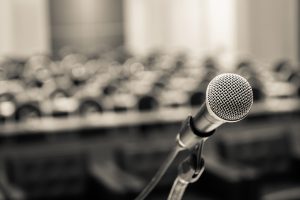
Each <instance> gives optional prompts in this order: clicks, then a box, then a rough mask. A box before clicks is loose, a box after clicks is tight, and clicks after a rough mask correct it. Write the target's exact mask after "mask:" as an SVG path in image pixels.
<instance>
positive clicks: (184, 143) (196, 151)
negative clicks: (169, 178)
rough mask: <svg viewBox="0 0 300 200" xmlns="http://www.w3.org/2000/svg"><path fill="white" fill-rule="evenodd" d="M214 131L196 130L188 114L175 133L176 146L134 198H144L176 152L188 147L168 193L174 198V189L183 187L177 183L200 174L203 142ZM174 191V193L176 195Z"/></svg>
mask: <svg viewBox="0 0 300 200" xmlns="http://www.w3.org/2000/svg"><path fill="white" fill-rule="evenodd" d="M214 132H215V130H213V131H211V132H208V133H204V132H201V131H199V130H197V128H196V127H195V125H194V121H193V117H192V116H188V117H187V118H186V120H185V121H183V123H182V126H181V128H180V130H179V133H178V134H177V137H176V146H175V147H174V148H173V149H172V150H171V152H170V154H169V156H168V157H167V159H166V160H165V162H164V163H163V164H162V166H161V167H160V169H159V170H158V171H157V172H156V174H155V175H154V177H153V178H152V179H151V181H150V182H149V184H148V185H147V186H146V187H145V188H144V189H143V191H142V192H141V193H140V194H139V195H138V196H137V197H136V198H135V200H144V199H145V198H146V197H147V196H148V195H149V193H150V192H151V191H152V190H153V189H154V188H155V187H156V185H157V184H158V182H159V181H160V179H161V178H162V177H163V175H164V174H165V172H166V171H167V169H168V168H169V166H170V165H171V164H172V162H173V161H174V159H175V158H176V156H177V154H178V153H179V152H180V151H183V150H186V149H188V150H189V151H190V152H191V154H190V156H189V157H188V158H187V159H185V160H184V161H183V162H182V163H181V165H180V168H179V170H180V171H179V175H178V177H177V179H176V180H175V182H174V184H173V187H172V190H171V193H170V195H171V198H173V199H172V200H174V199H175V197H172V196H173V193H174V192H175V193H176V194H177V192H176V191H177V190H178V191H181V192H182V193H183V192H184V189H183V188H179V185H182V184H181V183H182V182H184V184H183V185H186V186H187V184H188V183H192V182H195V181H196V180H198V179H199V177H200V176H201V174H202V172H203V170H204V160H203V159H202V157H201V155H202V148H203V144H204V142H205V140H206V139H207V137H208V136H210V135H212V134H213V133H214ZM189 177H190V178H189ZM186 183H187V184H186ZM177 185H178V186H177ZM186 186H185V187H186ZM173 188H174V191H173ZM175 193H174V195H176V194H175ZM170 195H169V197H170ZM169 199H170V198H169ZM179 199H180V198H179Z"/></svg>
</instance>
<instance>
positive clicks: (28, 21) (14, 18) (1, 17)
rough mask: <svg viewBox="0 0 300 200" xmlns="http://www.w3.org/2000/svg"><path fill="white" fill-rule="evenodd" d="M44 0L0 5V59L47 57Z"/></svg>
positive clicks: (16, 0)
mask: <svg viewBox="0 0 300 200" xmlns="http://www.w3.org/2000/svg"><path fill="white" fill-rule="evenodd" d="M49 32H50V31H49V17H48V1H47V0H26V1H24V0H1V1H0V55H6V56H13V57H27V56H29V55H32V54H35V53H50V34H49Z"/></svg>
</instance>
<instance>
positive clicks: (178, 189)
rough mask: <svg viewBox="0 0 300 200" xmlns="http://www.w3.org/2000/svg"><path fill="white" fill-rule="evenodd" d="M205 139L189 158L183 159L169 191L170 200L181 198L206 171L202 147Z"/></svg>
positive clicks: (179, 199)
mask: <svg viewBox="0 0 300 200" xmlns="http://www.w3.org/2000/svg"><path fill="white" fill-rule="evenodd" d="M203 144H204V140H202V141H201V142H200V143H199V144H197V145H196V146H195V147H194V149H193V150H192V151H191V154H190V156H189V157H188V158H186V159H185V160H183V161H182V162H181V163H180V165H179V168H178V175H177V177H176V179H175V181H174V183H173V186H172V189H171V191H170V193H169V196H168V200H181V199H182V197H183V194H184V192H185V190H186V188H187V186H188V184H190V183H194V182H196V181H197V180H198V179H199V178H200V177H201V175H202V173H203V171H204V168H205V167H204V159H203V158H202V148H203Z"/></svg>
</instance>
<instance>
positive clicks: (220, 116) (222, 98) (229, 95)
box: [177, 73, 253, 149]
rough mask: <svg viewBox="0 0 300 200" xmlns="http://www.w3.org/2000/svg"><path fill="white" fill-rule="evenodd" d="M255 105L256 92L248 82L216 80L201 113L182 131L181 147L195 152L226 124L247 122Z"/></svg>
mask: <svg viewBox="0 0 300 200" xmlns="http://www.w3.org/2000/svg"><path fill="white" fill-rule="evenodd" d="M252 104H253V92H252V88H251V86H250V84H249V83H248V81H247V80H246V79H245V78H243V77H242V76H240V75H237V74H232V73H224V74H220V75H218V76H216V77H215V78H213V79H212V80H211V81H210V83H209V84H208V86H207V90H206V99H205V102H204V103H203V104H202V106H201V108H200V110H199V111H198V113H197V114H196V115H195V116H194V117H188V118H187V120H186V121H185V122H184V124H183V126H182V128H181V130H180V131H179V134H178V135H177V143H178V145H179V146H180V147H181V148H184V149H191V148H192V147H194V146H195V145H196V144H197V143H199V140H201V139H203V138H207V137H208V136H210V135H212V134H213V133H214V130H215V129H216V128H218V127H219V126H221V125H222V124H224V123H233V122H238V121H240V120H242V119H243V118H245V117H246V115H247V114H248V113H249V111H250V109H251V106H252Z"/></svg>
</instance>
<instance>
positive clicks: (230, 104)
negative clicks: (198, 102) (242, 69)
mask: <svg viewBox="0 0 300 200" xmlns="http://www.w3.org/2000/svg"><path fill="white" fill-rule="evenodd" d="M206 103H207V106H208V107H209V109H210V110H211V111H212V112H213V113H214V114H215V115H216V116H218V117H219V118H221V119H223V120H226V121H232V122H234V121H238V120H241V119H243V118H244V117H245V116H246V115H247V114H248V112H249V111H250V108H251V106H252V104H253V93H252V88H251V86H250V84H249V83H248V81H247V80H246V79H245V78H243V77H241V76H239V75H237V74H232V73H225V74H220V75H218V76H216V77H215V78H214V79H212V80H211V82H210V83H209V85H208V87H207V91H206Z"/></svg>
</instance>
